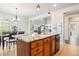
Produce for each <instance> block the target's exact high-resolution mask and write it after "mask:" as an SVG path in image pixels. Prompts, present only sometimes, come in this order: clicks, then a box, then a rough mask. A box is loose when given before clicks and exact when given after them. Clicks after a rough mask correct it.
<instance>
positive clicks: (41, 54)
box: [35, 52, 43, 56]
mask: <svg viewBox="0 0 79 59" xmlns="http://www.w3.org/2000/svg"><path fill="white" fill-rule="evenodd" d="M35 56H43V52H40V53H38V54H37V55H35Z"/></svg>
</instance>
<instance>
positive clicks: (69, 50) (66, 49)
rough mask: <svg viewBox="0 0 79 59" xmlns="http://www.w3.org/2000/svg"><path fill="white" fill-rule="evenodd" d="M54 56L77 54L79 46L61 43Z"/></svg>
mask: <svg viewBox="0 0 79 59" xmlns="http://www.w3.org/2000/svg"><path fill="white" fill-rule="evenodd" d="M54 56H79V46H77V45H71V44H63V45H61V48H60V51H59V52H58V53H56V54H55V55H54Z"/></svg>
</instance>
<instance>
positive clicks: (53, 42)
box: [50, 36, 55, 56]
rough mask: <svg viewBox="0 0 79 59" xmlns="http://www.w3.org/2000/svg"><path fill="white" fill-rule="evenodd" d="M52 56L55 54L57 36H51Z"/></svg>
mask: <svg viewBox="0 0 79 59" xmlns="http://www.w3.org/2000/svg"><path fill="white" fill-rule="evenodd" d="M50 44H51V50H50V51H51V53H50V54H51V56H52V55H53V54H54V53H55V36H51V43H50Z"/></svg>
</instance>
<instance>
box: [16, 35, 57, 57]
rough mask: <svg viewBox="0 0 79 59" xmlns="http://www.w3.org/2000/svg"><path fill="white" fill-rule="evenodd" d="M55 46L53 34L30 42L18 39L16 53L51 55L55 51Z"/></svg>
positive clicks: (20, 54) (23, 54)
mask: <svg viewBox="0 0 79 59" xmlns="http://www.w3.org/2000/svg"><path fill="white" fill-rule="evenodd" d="M57 41H58V40H57ZM57 44H58V43H57ZM56 46H58V45H56V37H55V35H53V36H49V37H46V38H42V39H38V40H35V41H31V42H24V41H22V40H18V41H17V55H18V56H53V55H54V53H55V52H56ZM58 48H59V47H58ZM58 48H57V49H58Z"/></svg>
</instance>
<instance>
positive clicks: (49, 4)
mask: <svg viewBox="0 0 79 59" xmlns="http://www.w3.org/2000/svg"><path fill="white" fill-rule="evenodd" d="M48 14H49V15H50V14H51V13H50V4H48Z"/></svg>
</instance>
